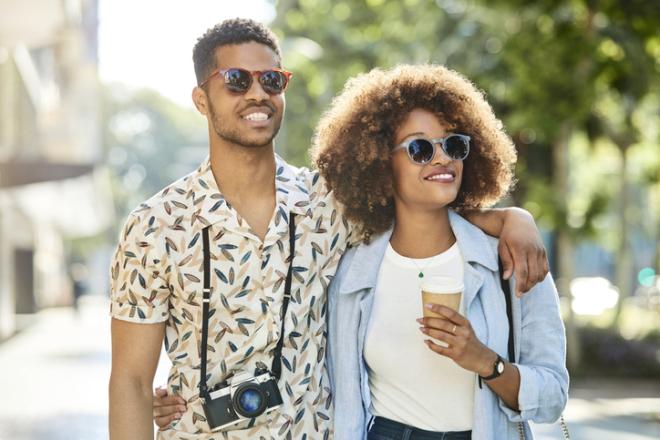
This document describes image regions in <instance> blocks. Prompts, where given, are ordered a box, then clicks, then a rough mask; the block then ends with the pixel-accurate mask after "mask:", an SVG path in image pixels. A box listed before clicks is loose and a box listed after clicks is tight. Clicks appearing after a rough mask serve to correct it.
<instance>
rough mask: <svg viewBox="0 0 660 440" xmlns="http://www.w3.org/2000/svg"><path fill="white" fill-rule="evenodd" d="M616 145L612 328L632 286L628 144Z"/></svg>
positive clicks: (618, 322)
mask: <svg viewBox="0 0 660 440" xmlns="http://www.w3.org/2000/svg"><path fill="white" fill-rule="evenodd" d="M618 147H619V149H620V151H621V170H620V180H619V197H618V199H619V200H618V222H617V228H618V237H619V243H618V246H617V252H616V270H615V280H616V286H617V287H618V288H619V299H618V301H617V303H616V308H615V310H614V317H613V318H612V322H611V324H610V327H611V328H613V329H614V328H618V327H619V324H620V320H621V311H622V310H623V304H624V301H625V299H626V298H627V297H629V296H630V294H631V290H632V288H633V286H632V283H631V282H630V281H631V276H632V254H631V252H630V238H629V234H628V228H629V227H630V221H629V220H630V219H629V217H630V214H629V211H630V210H629V209H628V201H629V200H630V194H629V193H630V185H629V182H628V146H627V145H622V144H619V145H618Z"/></svg>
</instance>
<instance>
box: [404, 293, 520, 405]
mask: <svg viewBox="0 0 660 440" xmlns="http://www.w3.org/2000/svg"><path fill="white" fill-rule="evenodd" d="M426 307H428V308H429V309H430V310H431V311H432V312H435V313H438V314H440V315H442V316H445V317H446V318H447V319H442V318H420V319H418V320H417V322H418V323H419V324H421V325H422V327H421V328H420V330H421V332H422V333H424V334H425V335H427V336H430V337H432V338H434V339H437V340H439V341H443V342H445V343H446V344H448V345H449V346H448V347H443V346H441V345H438V344H436V343H435V342H433V341H431V340H426V341H425V342H426V345H427V346H428V347H429V348H430V349H431V350H433V351H435V352H436V353H438V354H440V355H443V356H446V357H448V358H450V359H452V360H453V361H454V362H456V363H457V364H458V365H459V366H461V367H462V368H465V369H466V370H469V371H473V372H475V373H477V374H478V375H479V376H482V377H487V376H490V375H491V373H492V372H493V366H494V365H495V361H496V360H497V353H495V352H494V351H493V350H491V349H490V348H488V347H487V346H486V345H484V344H483V343H482V342H481V341H480V340H479V339H478V338H477V336H476V335H475V334H474V330H473V329H472V325H471V324H470V321H468V320H467V319H466V318H465V317H464V316H463V315H461V314H460V313H458V312H456V311H455V310H453V309H450V308H449V307H445V306H441V305H437V304H427V305H426ZM485 382H486V383H487V384H488V386H489V387H490V388H491V389H492V390H493V391H494V392H495V394H497V395H498V396H500V398H501V399H502V400H503V401H504V402H505V403H506V405H507V406H509V407H510V408H513V409H514V410H516V411H517V410H518V392H519V389H520V374H519V372H518V369H517V367H516V366H515V365H513V364H510V363H508V362H505V364H504V371H503V373H502V374H501V375H500V376H499V377H497V378H495V379H491V380H489V381H485Z"/></svg>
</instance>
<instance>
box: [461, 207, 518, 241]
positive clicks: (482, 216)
mask: <svg viewBox="0 0 660 440" xmlns="http://www.w3.org/2000/svg"><path fill="white" fill-rule="evenodd" d="M509 209H513V208H490V209H468V210H465V211H463V214H464V216H465V218H467V220H468V221H469V222H470V223H472V224H473V225H475V226H476V227H478V228H479V229H481V230H482V231H484V232H485V233H486V234H488V235H492V236H493V237H499V236H500V234H501V233H502V226H503V225H504V220H505V219H506V215H507V211H508V210H509Z"/></svg>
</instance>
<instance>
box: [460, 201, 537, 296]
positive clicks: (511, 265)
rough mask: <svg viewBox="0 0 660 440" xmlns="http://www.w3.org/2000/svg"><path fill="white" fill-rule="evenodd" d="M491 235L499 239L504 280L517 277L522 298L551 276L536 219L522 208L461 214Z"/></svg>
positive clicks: (471, 211)
mask: <svg viewBox="0 0 660 440" xmlns="http://www.w3.org/2000/svg"><path fill="white" fill-rule="evenodd" d="M461 215H463V216H464V217H465V218H466V219H467V220H468V221H469V222H470V223H472V224H474V225H475V226H477V227H478V228H479V229H481V230H482V231H484V232H485V233H486V234H488V235H492V236H493V237H499V245H498V252H499V254H500V257H501V258H502V265H503V266H504V279H509V278H510V277H511V275H512V274H513V273H514V272H515V274H516V280H517V282H516V296H518V297H519V298H520V297H521V296H522V294H523V293H524V292H527V291H529V290H530V289H531V288H532V287H534V285H535V284H537V283H540V282H541V281H543V280H544V279H545V277H546V275H547V274H548V258H547V255H546V252H545V247H544V246H543V240H542V239H541V234H540V233H539V230H538V228H537V227H536V223H535V222H534V217H532V215H531V214H530V213H529V212H527V211H526V210H524V209H521V208H515V207H514V208H493V209H470V210H463V211H462V212H461Z"/></svg>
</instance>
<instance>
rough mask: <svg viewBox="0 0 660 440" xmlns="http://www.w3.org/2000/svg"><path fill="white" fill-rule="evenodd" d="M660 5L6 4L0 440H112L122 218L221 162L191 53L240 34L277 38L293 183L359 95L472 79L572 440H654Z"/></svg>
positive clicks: (0, 31)
mask: <svg viewBox="0 0 660 440" xmlns="http://www.w3.org/2000/svg"><path fill="white" fill-rule="evenodd" d="M654 3H655V2H651V1H626V0H558V1H555V0H538V1H522V0H489V1H486V0H338V1H330V0H277V1H274V0H270V1H269V0H242V1H240V2H228V1H227V2H225V1H222V2H220V1H214V0H191V1H189V2H185V4H184V3H183V2H162V1H156V0H141V1H139V2H135V1H134V2H129V1H128V0H112V1H111V0H0V390H2V397H3V398H2V399H0V440H32V439H48V440H51V439H55V440H58V439H67V440H75V439H82V440H86V439H90V440H96V439H106V438H107V400H108V397H107V382H108V377H109V371H110V337H109V323H110V320H109V317H108V311H109V306H108V299H107V298H108V264H109V260H110V256H111V254H112V252H113V249H114V246H115V244H116V240H117V236H118V230H119V228H120V227H121V225H122V223H123V221H124V219H125V217H126V215H127V214H128V212H130V211H131V210H132V209H133V208H134V207H135V206H137V205H138V204H139V203H140V202H141V201H143V200H145V199H146V198H148V197H149V196H151V195H152V194H154V193H155V192H156V191H158V190H159V189H161V188H163V187H164V186H165V185H167V184H168V183H170V182H171V181H173V180H175V179H177V178H178V177H180V176H183V175H185V174H187V173H189V172H190V171H192V170H193V169H195V168H196V166H197V164H198V163H199V162H200V161H201V160H202V159H203V158H204V157H205V156H206V154H207V150H208V145H207V143H206V138H207V135H206V126H205V121H204V119H203V118H202V117H201V116H200V115H198V114H197V113H196V112H195V111H194V110H193V107H192V103H191V100H190V92H191V90H192V88H193V86H194V84H195V79H194V73H193V67H192V61H191V54H192V47H193V45H194V43H195V42H196V38H197V37H198V36H200V35H201V34H203V33H204V31H205V30H206V29H207V28H209V27H211V26H213V25H214V24H215V23H217V22H219V21H221V20H223V19H225V18H230V17H233V16H243V17H251V18H255V19H257V20H260V21H264V22H266V23H268V24H269V25H270V26H271V27H272V28H273V29H274V30H275V31H276V32H277V33H278V35H279V37H280V38H281V42H282V47H283V56H284V60H283V64H284V67H286V68H287V69H288V70H291V71H292V72H294V77H293V80H292V82H291V85H290V87H289V88H288V89H287V96H286V98H287V113H286V117H285V121H284V123H283V125H282V130H281V131H280V134H279V136H278V138H277V139H276V143H277V150H278V153H279V154H280V155H282V156H283V157H284V158H285V159H287V160H289V161H290V162H291V163H293V164H296V165H301V166H302V165H304V166H309V156H308V152H307V150H308V147H309V145H310V139H311V137H312V135H313V130H314V126H315V124H316V122H317V120H318V117H319V115H320V114H321V112H322V111H323V110H324V109H325V108H327V106H328V104H329V103H330V101H331V99H332V97H333V96H334V95H336V94H337V93H338V91H339V90H341V88H342V86H343V84H344V83H345V81H346V80H347V79H348V78H349V77H351V76H353V75H356V74H358V73H360V72H364V71H367V70H369V69H371V68H372V67H376V66H380V67H390V66H393V65H395V64H397V63H403V62H405V63H425V62H432V63H440V64H444V65H447V66H449V67H450V68H453V69H455V70H457V71H459V72H462V73H463V74H465V75H466V76H467V77H468V78H470V79H472V80H473V81H474V82H475V83H476V84H477V86H478V87H479V88H480V89H482V90H483V91H484V93H485V94H486V95H487V98H488V100H489V102H490V103H491V104H492V105H493V107H494V109H495V112H496V114H497V115H498V116H499V117H500V118H501V119H502V121H503V123H504V125H505V126H506V128H507V131H508V133H509V134H510V136H511V137H512V138H513V140H514V142H515V144H516V147H517V149H518V155H519V160H518V166H517V169H516V175H517V178H518V184H517V186H516V189H515V191H514V192H513V193H512V194H511V196H510V198H509V199H508V200H507V201H506V205H516V206H521V207H523V208H525V209H527V210H528V211H530V212H531V213H532V214H533V215H534V217H535V218H536V220H537V223H538V225H539V227H540V228H541V229H542V231H543V234H544V239H545V242H546V248H547V250H548V253H549V257H550V262H551V269H552V272H553V274H554V276H555V278H556V280H557V285H558V288H559V291H560V296H561V298H560V299H561V302H562V307H563V314H564V319H565V323H566V327H567V336H568V342H569V345H568V349H569V353H568V355H569V356H568V365H569V369H570V371H571V377H572V384H571V391H570V395H571V399H570V402H569V406H568V408H567V410H566V414H565V415H566V419H567V421H568V423H569V428H570V429H571V433H572V434H573V438H575V439H605V440H608V439H615V438H616V439H626V440H627V439H630V440H637V439H639V440H642V439H657V438H660V276H659V272H660V124H659V123H658V122H659V121H660V88H659V85H660V34H659V33H658V29H660V12H659V9H658V7H657V4H654ZM167 368H168V361H167V360H166V359H163V361H162V362H161V365H160V367H159V372H158V378H157V382H156V383H160V384H162V383H164V382H165V379H166V377H167ZM535 432H536V433H537V434H538V438H541V439H543V440H545V439H551V438H560V433H559V428H558V425H554V426H536V427H535Z"/></svg>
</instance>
